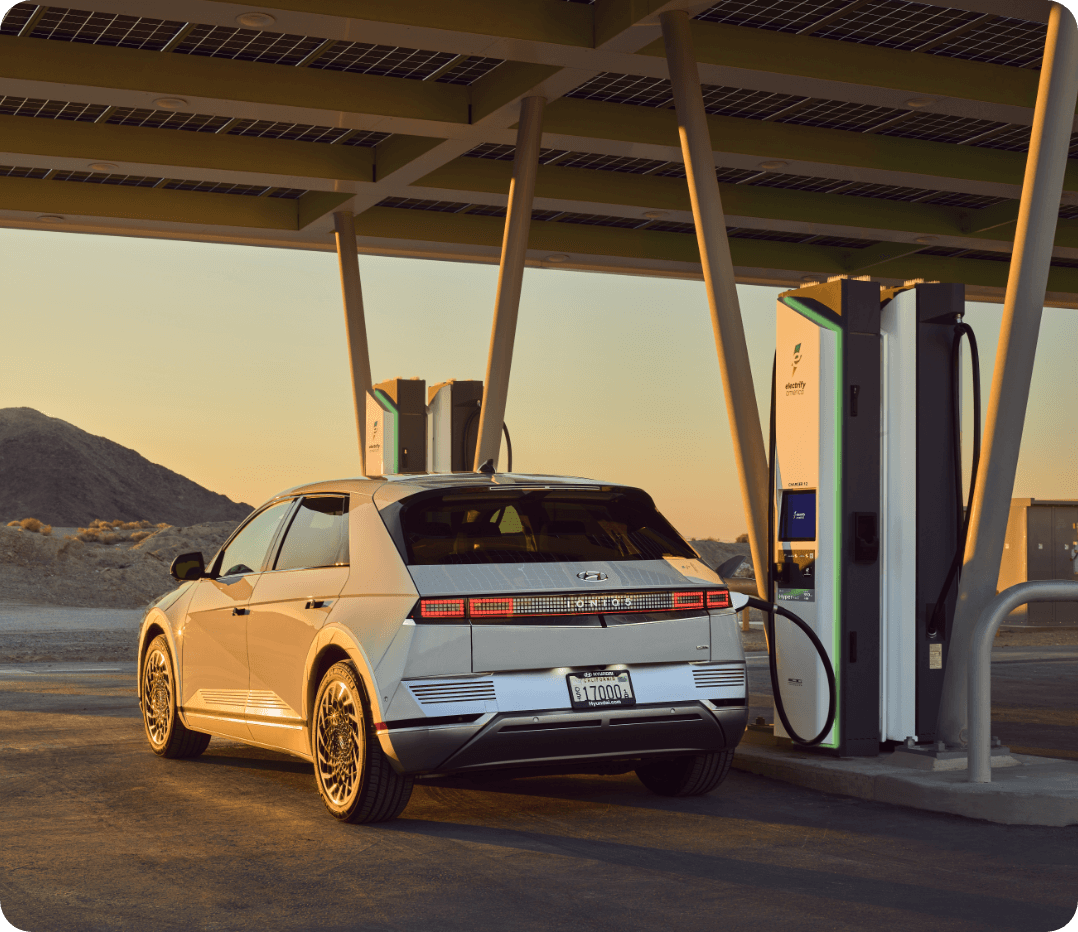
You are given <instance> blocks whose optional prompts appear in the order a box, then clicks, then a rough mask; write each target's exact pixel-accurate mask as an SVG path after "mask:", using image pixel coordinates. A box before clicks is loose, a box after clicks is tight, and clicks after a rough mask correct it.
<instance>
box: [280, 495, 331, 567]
mask: <svg viewBox="0 0 1078 932" xmlns="http://www.w3.org/2000/svg"><path fill="white" fill-rule="evenodd" d="M347 563H348V499H347V498H340V497H337V496H327V497H319V498H305V499H304V500H303V501H302V502H300V506H299V508H298V509H297V510H296V515H295V517H294V518H293V519H292V523H291V524H290V525H289V527H288V532H287V533H286V534H285V538H284V543H283V544H282V545H281V552H280V553H279V554H278V556H277V562H276V564H275V565H274V567H273V568H274V569H277V570H296V569H305V568H307V569H309V568H311V567H316V566H341V565H343V564H347Z"/></svg>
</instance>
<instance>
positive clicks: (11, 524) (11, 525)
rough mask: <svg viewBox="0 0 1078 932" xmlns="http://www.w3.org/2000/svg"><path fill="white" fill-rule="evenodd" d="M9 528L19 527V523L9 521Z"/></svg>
mask: <svg viewBox="0 0 1078 932" xmlns="http://www.w3.org/2000/svg"><path fill="white" fill-rule="evenodd" d="M7 526H8V527H18V526H19V522H18V521H8V523H7Z"/></svg>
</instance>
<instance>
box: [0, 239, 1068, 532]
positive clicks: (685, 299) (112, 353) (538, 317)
mask: <svg viewBox="0 0 1078 932" xmlns="http://www.w3.org/2000/svg"><path fill="white" fill-rule="evenodd" d="M360 268H361V274H362V276H363V289H364V299H365V303H366V312H367V325H368V333H369V339H370V348H371V368H372V373H373V376H374V380H375V381H380V380H382V379H387V378H392V377H394V376H403V377H410V376H419V377H420V378H425V379H426V381H427V384H428V385H429V384H433V383H435V382H440V381H443V380H445V379H449V378H458V379H482V378H483V374H484V370H485V365H486V354H487V347H488V343H489V339H490V325H491V317H492V312H493V304H494V292H495V285H496V281H497V268H496V267H494V266H482V265H464V264H452V263H448V262H435V261H421V260H408V259H385V258H370V257H364V256H361V257H360ZM0 271H2V275H3V299H2V300H3V305H4V307H5V310H6V312H5V313H4V315H3V319H4V337H3V347H4V364H3V366H2V367H0V407H17V406H28V407H31V408H36V409H38V410H40V411H42V412H44V413H45V414H48V415H51V416H53V417H59V418H63V419H64V420H66V421H70V422H71V423H72V424H75V425H76V426H78V427H80V428H82V429H84V430H87V431H89V432H91V433H94V434H100V435H102V436H105V437H108V438H109V439H111V440H114V441H116V442H117V443H120V444H123V445H124V446H127V447H131V448H133V449H135V450H137V451H138V452H139V453H141V454H142V455H143V456H145V457H147V458H148V459H150V460H152V461H153V462H155V463H160V464H162V465H164V466H167V467H168V468H169V469H172V470H175V471H176V472H178V473H181V474H182V475H185V476H187V477H188V478H190V479H193V480H194V481H196V482H198V483H199V484H201V485H204V486H206V487H207V488H210V489H212V490H214V491H216V492H222V493H224V494H225V495H228V496H229V497H230V498H233V499H236V500H240V501H246V502H248V503H249V504H252V505H257V504H259V503H260V502H262V501H263V500H265V499H266V498H268V497H270V496H271V495H273V494H274V493H276V492H278V491H280V490H281V489H284V488H287V487H289V486H292V485H296V484H299V483H301V482H307V481H314V480H320V479H330V478H335V477H340V476H351V475H356V474H357V473H358V471H359V467H358V453H357V444H356V434H355V424H354V418H353V411H352V400H351V394H350V377H349V372H348V359H347V351H346V348H345V342H344V325H343V312H342V308H341V298H340V284H339V281H340V280H339V276H338V271H337V259H336V256H335V255H334V254H333V253H314V252H300V251H290V250H279V249H266V248H253V247H244V246H221V245H203V244H196V243H181V242H165V241H155V240H142V239H127V238H119V237H105V236H88V235H77V234H65V233H62V232H40V231H20V230H0ZM739 291H740V295H741V302H742V310H743V314H744V317H745V322H746V330H747V333H748V343H749V351H750V354H751V356H752V366H753V377H754V380H755V384H756V389H757V396H758V399H759V402H760V413H761V416H762V418H763V419H764V421H765V424H766V417H767V403H768V380H769V378H770V372H771V356H772V353H773V351H774V319H775V312H774V304H775V296H776V294H777V291H776V290H775V289H771V288H762V287H755V286H742V287H741V288H740V289H739ZM1076 315H1078V312H1076V311H1072V310H1058V309H1052V308H1048V309H1046V311H1045V314H1044V322H1043V325H1042V329H1041V339H1040V350H1039V355H1038V361H1037V367H1036V371H1035V373H1034V379H1033V389H1032V394H1031V398H1030V409H1029V417H1028V421H1027V427H1026V432H1025V436H1024V438H1023V444H1022V452H1021V458H1020V461H1019V468H1018V478H1017V482H1016V486H1015V495H1016V496H1034V497H1036V498H1078V456H1076V451H1078V388H1076V379H1075V355H1076V351H1078V316H1076ZM1001 317H1002V306H1000V305H979V304H971V305H969V308H968V315H967V320H968V321H969V322H970V323H971V324H972V325H973V327H974V328H975V330H976V331H977V335H978V339H979V342H980V346H981V356H982V367H983V370H984V371H983V384H984V397H985V404H986V406H987V399H988V389H989V385H990V382H991V376H992V365H993V361H994V355H995V348H996V343H997V340H998V335H999V326H1000V320H1001ZM966 397H967V398H968V392H967V395H966ZM506 422H507V424H508V426H509V430H510V431H511V433H512V438H513V450H514V460H515V462H514V467H515V469H516V470H517V471H529V472H547V473H562V474H571V475H583V476H592V477H597V478H604V479H610V480H611V481H615V482H623V483H629V484H632V485H639V486H641V487H643V488H645V489H647V490H648V491H649V492H650V493H651V494H652V495H653V496H654V498H655V500H656V502H657V503H658V505H659V507H660V509H661V510H663V511H664V512H665V513H666V515H667V516H668V517H669V518H670V519H671V521H672V522H673V523H674V524H675V526H677V527H678V528H679V530H681V531H682V532H683V533H684V534H686V535H687V536H690V537H707V536H715V537H719V538H722V539H732V538H733V536H734V535H736V534H738V533H740V532H742V531H744V530H745V527H746V523H745V520H744V518H743V516H742V510H741V499H740V493H739V491H738V484H737V475H736V470H735V466H734V463H733V460H732V457H731V447H730V441H729V430H728V427H727V421H726V410H725V405H724V402H723V398H722V384H721V381H720V377H719V366H718V362H717V359H716V355H715V346H714V342H713V340H712V335H711V324H710V320H709V317H708V308H707V300H706V296H705V293H704V287H703V284H702V283H699V282H685V281H671V280H661V279H652V278H642V277H631V276H619V275H600V274H593V273H582V272H572V271H566V270H557V269H544V270H528V271H527V272H525V276H524V290H523V297H522V302H521V312H520V324H519V330H518V333H517V344H516V354H515V358H514V365H513V374H512V383H511V387H510V394H509V402H508V408H507V411H506ZM967 434H968V431H967ZM503 464H504V460H503ZM104 517H108V516H104ZM150 517H152V516H150Z"/></svg>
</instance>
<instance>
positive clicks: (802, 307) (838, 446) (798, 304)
mask: <svg viewBox="0 0 1078 932" xmlns="http://www.w3.org/2000/svg"><path fill="white" fill-rule="evenodd" d="M779 300H780V301H781V302H782V303H783V304H785V305H786V306H787V307H788V308H790V309H791V310H793V311H796V312H797V313H798V314H800V315H801V316H802V317H805V318H807V319H808V320H810V321H812V322H813V323H814V324H815V325H816V326H817V327H823V328H824V329H826V330H830V331H832V332H833V333H835V334H836V335H837V337H838V346H837V353H838V372H837V373H836V378H835V436H834V444H835V451H834V457H835V488H834V499H835V516H834V522H835V539H834V541H833V556H832V559H833V560H834V565H835V578H834V592H833V593H832V599H833V600H834V603H833V604H834V615H835V617H834V622H833V623H832V625H831V628H832V643H831V657H832V659H833V663H832V666H833V667H834V670H835V724H834V726H833V727H832V729H831V740H830V741H823V742H821V743H820V747H825V748H837V747H838V723H839V709H840V708H841V704H840V698H841V695H842V679H841V677H840V670H841V668H842V664H841V663H839V659H840V658H841V656H842V654H841V650H842V383H843V381H844V378H843V375H844V370H845V356H844V355H843V341H842V336H843V334H842V325H841V324H836V323H832V322H831V321H829V320H828V319H827V318H826V317H823V316H822V315H820V314H818V313H817V312H816V311H814V310H812V308H810V307H809V306H808V305H807V304H805V302H804V301H800V300H798V299H797V298H794V297H785V298H779Z"/></svg>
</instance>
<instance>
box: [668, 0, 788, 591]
mask: <svg viewBox="0 0 1078 932" xmlns="http://www.w3.org/2000/svg"><path fill="white" fill-rule="evenodd" d="M659 21H660V22H661V23H662V30H663V42H664V43H665V45H666V63H667V67H668V68H669V70H670V82H671V84H672V85H673V91H674V107H675V109H676V111H677V120H678V131H679V134H680V136H681V154H682V158H683V159H684V160H685V177H686V179H687V181H688V184H689V200H690V201H691V203H692V215H693V220H694V221H695V224H696V241H697V243H698V245H699V248H700V264H701V265H702V266H703V271H704V286H705V288H706V290H707V300H708V304H709V306H710V308H711V327H712V330H713V331H714V333H715V347H716V349H717V350H718V356H719V369H720V371H721V373H722V387H723V391H724V393H725V396H726V412H727V415H728V416H729V420H730V433H731V436H732V438H733V443H734V459H735V461H736V462H737V471H738V478H739V479H740V481H741V499H742V502H743V503H744V507H745V517H746V519H747V520H748V525H749V547H750V548H751V550H752V562H753V567H754V569H755V572H756V580H757V588H758V590H759V593H760V597H761V598H763V599H767V600H769V601H770V595H769V594H768V593H767V592H766V589H767V583H766V579H767V549H768V548H767V483H768V472H767V453H766V452H765V449H764V434H763V429H762V428H761V426H760V411H759V408H757V406H756V392H755V390H754V389H753V385H752V370H751V369H750V368H749V349H748V345H747V344H746V342H745V325H744V322H743V321H742V319H741V306H740V304H739V302H738V297H737V286H736V284H735V282H734V264H733V260H732V259H731V258H730V241H729V240H728V239H727V236H726V217H725V215H724V214H723V210H722V200H721V198H720V197H719V183H718V179H717V178H716V177H715V157H714V154H713V148H714V147H713V146H712V144H711V133H710V131H709V129H708V124H707V113H706V112H705V111H704V97H703V93H702V91H701V90H700V71H699V68H698V67H697V64H696V57H695V54H694V52H693V44H692V34H691V32H690V28H691V27H690V21H689V16H688V14H687V13H686V12H685V11H684V10H671V11H668V12H666V13H663V14H661V15H660V17H659Z"/></svg>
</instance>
